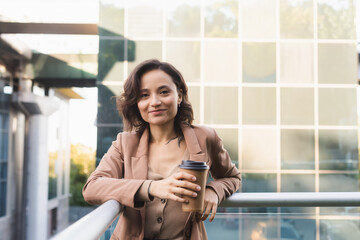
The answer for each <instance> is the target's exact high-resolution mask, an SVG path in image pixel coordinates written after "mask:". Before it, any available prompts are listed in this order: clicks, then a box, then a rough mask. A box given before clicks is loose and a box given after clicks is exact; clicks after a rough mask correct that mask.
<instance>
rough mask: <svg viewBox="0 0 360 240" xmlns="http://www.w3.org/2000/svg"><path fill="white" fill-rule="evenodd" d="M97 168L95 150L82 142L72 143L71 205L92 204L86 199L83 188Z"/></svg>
mask: <svg viewBox="0 0 360 240" xmlns="http://www.w3.org/2000/svg"><path fill="white" fill-rule="evenodd" d="M94 169H95V150H93V149H91V148H89V147H86V146H84V145H81V144H77V145H71V169H70V194H71V198H70V206H90V205H89V204H88V203H86V202H85V201H84V198H83V196H82V188H83V186H84V184H85V183H86V180H87V179H88V177H89V176H90V174H91V172H93V171H94Z"/></svg>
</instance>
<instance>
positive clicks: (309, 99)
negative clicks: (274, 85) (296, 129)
mask: <svg viewBox="0 0 360 240" xmlns="http://www.w3.org/2000/svg"><path fill="white" fill-rule="evenodd" d="M280 101H281V111H280V112H281V124H285V125H287V124H288V125H291V124H296V125H312V124H314V90H313V89H312V88H281V96H280Z"/></svg>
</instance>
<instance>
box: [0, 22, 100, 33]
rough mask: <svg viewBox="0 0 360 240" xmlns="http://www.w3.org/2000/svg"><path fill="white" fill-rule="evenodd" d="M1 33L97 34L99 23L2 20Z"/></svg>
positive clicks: (0, 23)
mask: <svg viewBox="0 0 360 240" xmlns="http://www.w3.org/2000/svg"><path fill="white" fill-rule="evenodd" d="M1 33H24V34H84V35H97V34H98V25H97V24H86V23H84V24H82V23H25V22H0V34H1Z"/></svg>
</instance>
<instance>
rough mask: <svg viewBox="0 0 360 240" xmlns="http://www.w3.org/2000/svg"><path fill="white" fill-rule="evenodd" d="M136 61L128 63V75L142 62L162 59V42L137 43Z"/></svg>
mask: <svg viewBox="0 0 360 240" xmlns="http://www.w3.org/2000/svg"><path fill="white" fill-rule="evenodd" d="M134 43H135V59H134V61H128V74H130V73H131V71H132V70H134V68H135V67H136V66H137V65H138V64H139V63H141V62H142V61H145V60H148V59H153V58H155V59H158V60H160V61H161V59H162V42H161V41H135V42H134Z"/></svg>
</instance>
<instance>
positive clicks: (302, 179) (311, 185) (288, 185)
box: [281, 174, 315, 192]
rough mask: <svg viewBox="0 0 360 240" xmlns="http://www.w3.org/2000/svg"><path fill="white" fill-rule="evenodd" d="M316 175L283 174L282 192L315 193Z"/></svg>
mask: <svg viewBox="0 0 360 240" xmlns="http://www.w3.org/2000/svg"><path fill="white" fill-rule="evenodd" d="M314 191H315V175H314V174H281V192H314Z"/></svg>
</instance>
